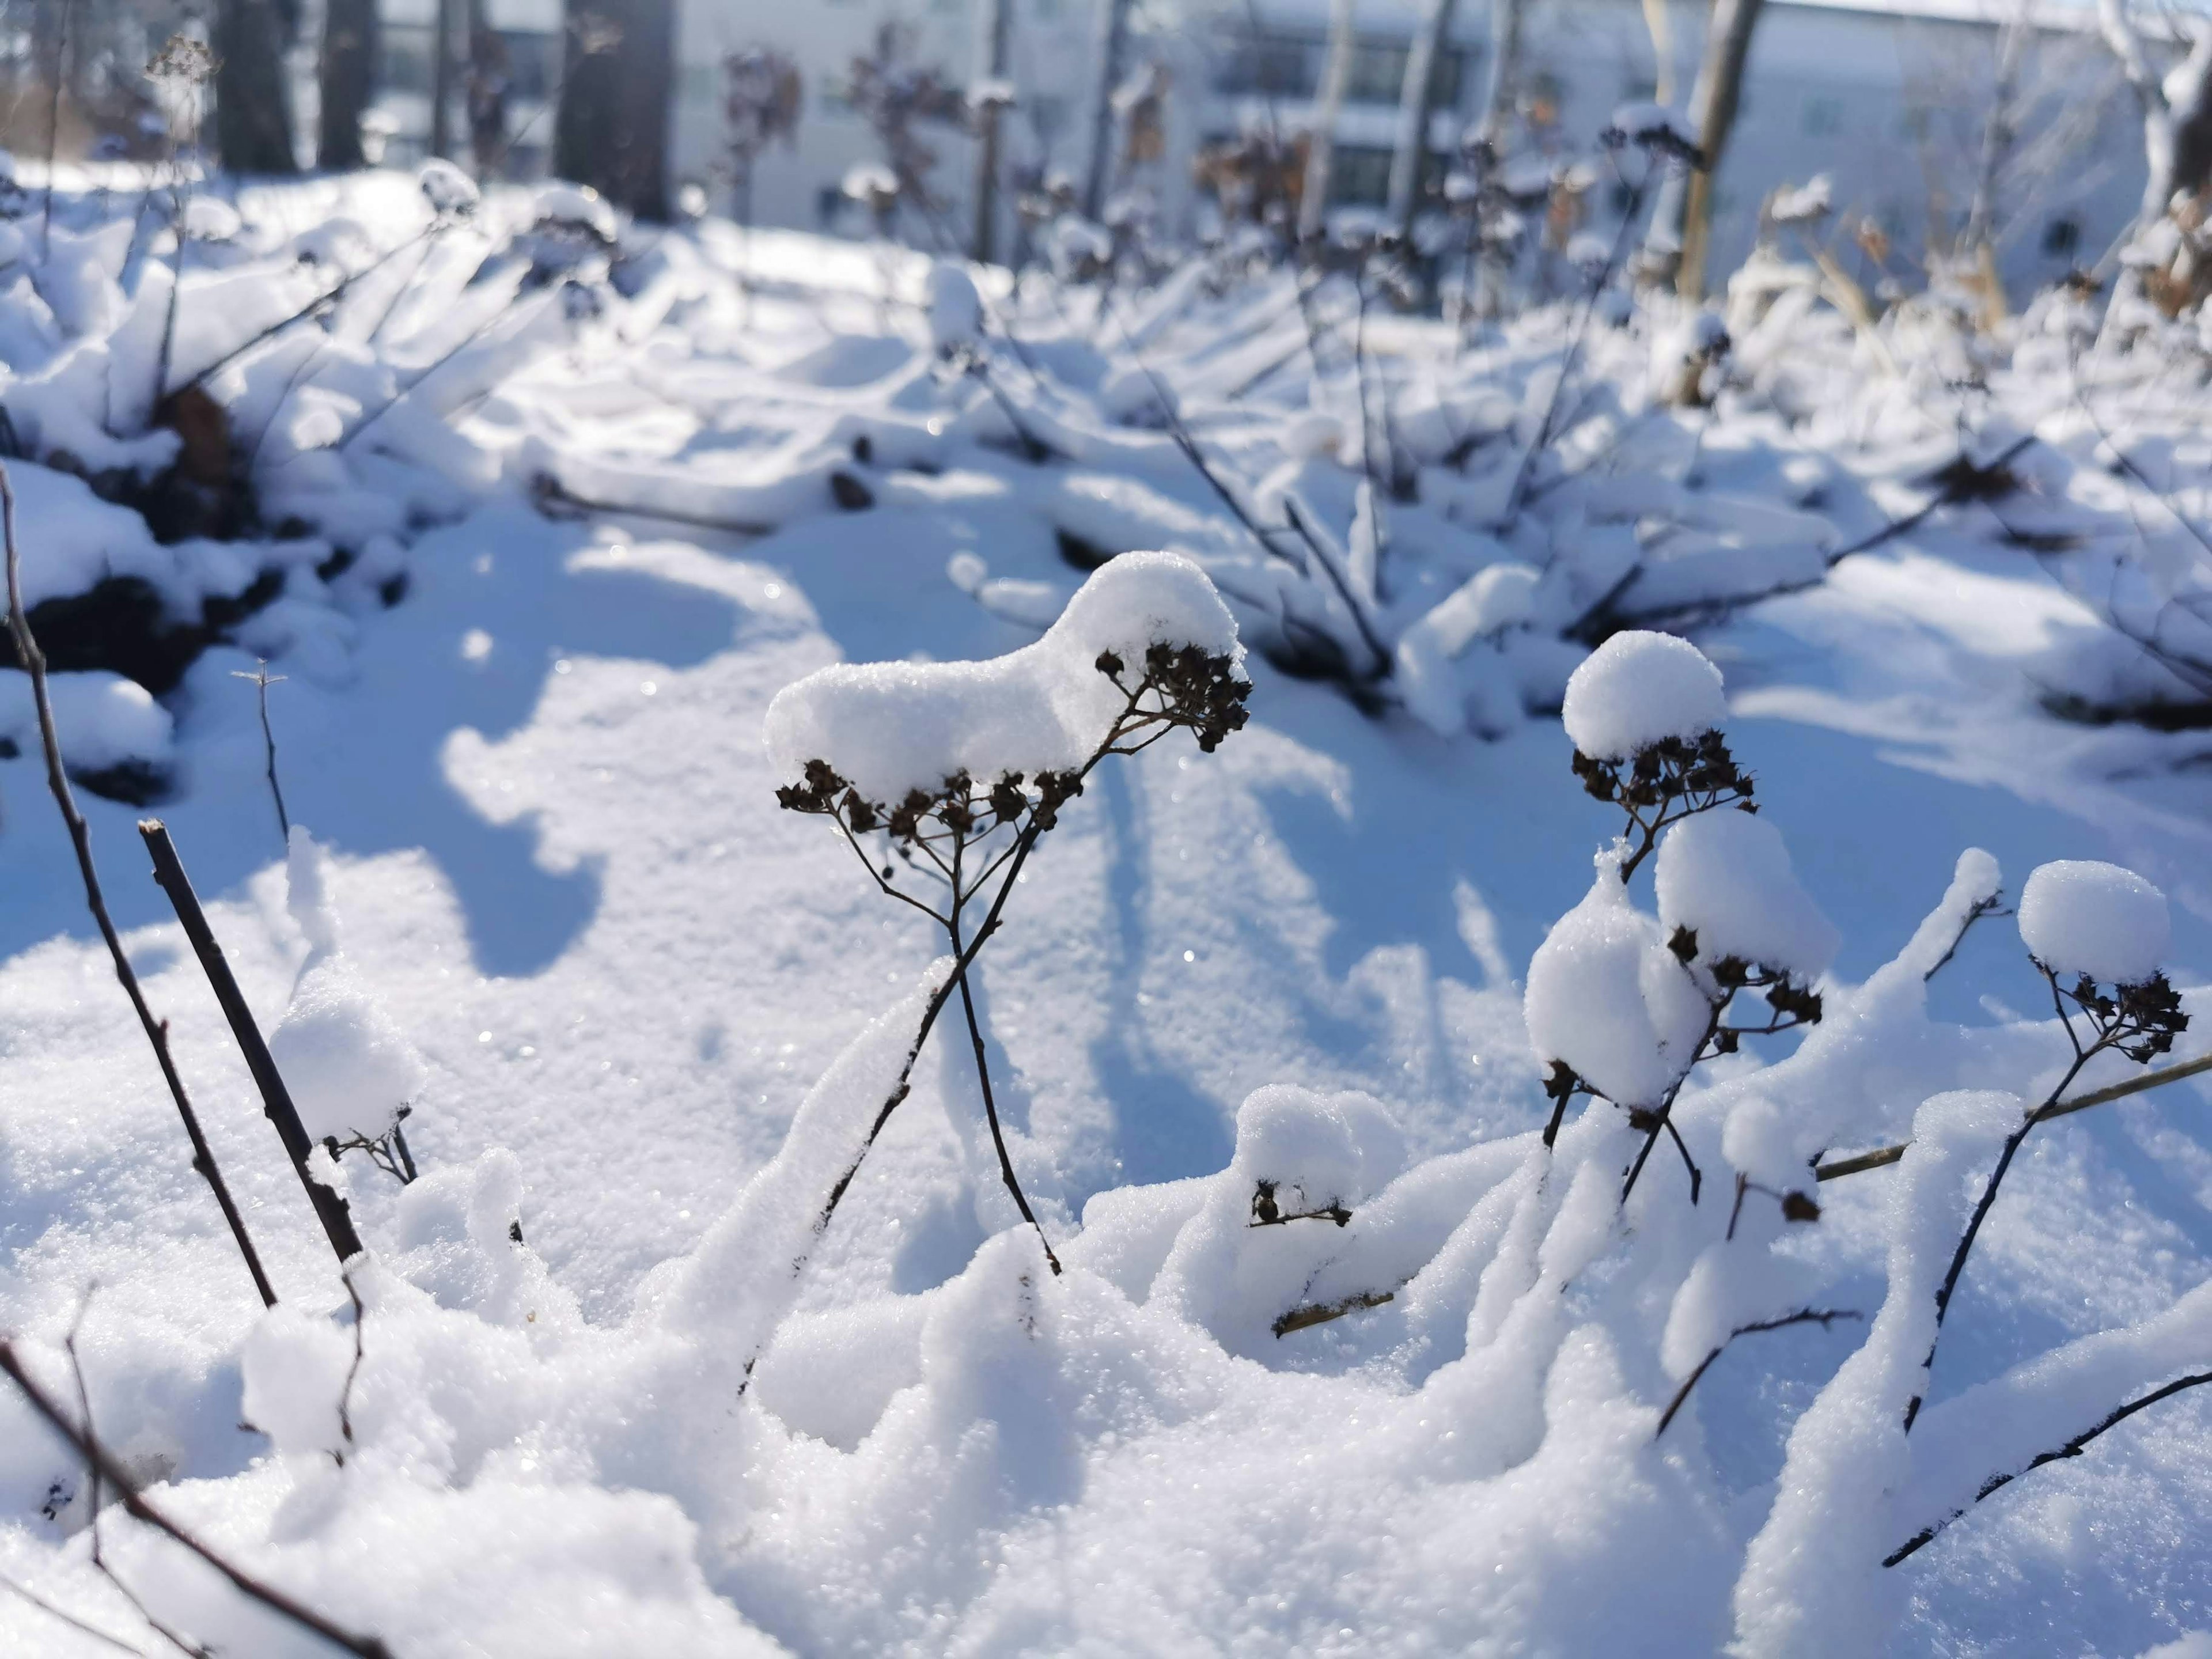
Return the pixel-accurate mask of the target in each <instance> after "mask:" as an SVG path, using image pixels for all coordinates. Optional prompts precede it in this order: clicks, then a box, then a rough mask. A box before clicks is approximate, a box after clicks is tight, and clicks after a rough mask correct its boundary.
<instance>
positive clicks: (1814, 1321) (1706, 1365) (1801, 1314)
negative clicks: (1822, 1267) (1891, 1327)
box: [1651, 1308, 1866, 1440]
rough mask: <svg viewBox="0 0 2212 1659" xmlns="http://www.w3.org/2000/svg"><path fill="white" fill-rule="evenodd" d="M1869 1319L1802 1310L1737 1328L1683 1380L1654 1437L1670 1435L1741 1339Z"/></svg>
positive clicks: (1849, 1312)
mask: <svg viewBox="0 0 2212 1659" xmlns="http://www.w3.org/2000/svg"><path fill="white" fill-rule="evenodd" d="M1865 1317H1866V1316H1865V1315H1864V1314H1863V1313H1861V1312H1859V1310H1857V1309H1856V1308H1801V1309H1799V1310H1797V1311H1796V1313H1794V1314H1784V1316H1782V1317H1781V1318H1779V1319H1759V1320H1754V1321H1753V1322H1751V1323H1750V1324H1748V1325H1739V1326H1737V1327H1736V1328H1735V1329H1734V1330H1732V1331H1730V1332H1729V1334H1727V1335H1726V1336H1725V1337H1723V1338H1722V1339H1721V1343H1720V1346H1719V1347H1717V1348H1715V1349H1714V1350H1713V1351H1712V1352H1711V1353H1709V1354H1707V1355H1706V1356H1705V1358H1703V1359H1700V1360H1699V1362H1698V1368H1697V1370H1693V1371H1692V1372H1691V1373H1690V1374H1689V1375H1688V1376H1686V1377H1684V1378H1683V1379H1682V1386H1681V1387H1680V1388H1679V1389H1675V1390H1674V1398H1673V1399H1672V1400H1670V1401H1668V1402H1667V1409H1666V1410H1665V1411H1664V1412H1662V1413H1660V1416H1659V1426H1658V1427H1657V1428H1656V1429H1654V1430H1652V1431H1651V1437H1652V1438H1653V1439H1654V1440H1656V1439H1657V1438H1658V1437H1660V1436H1661V1435H1662V1434H1664V1433H1666V1432H1667V1425H1668V1424H1669V1423H1672V1422H1673V1421H1674V1414H1675V1413H1677V1412H1679V1411H1680V1410H1681V1409H1682V1407H1683V1406H1684V1404H1685V1403H1686V1402H1687V1401H1688V1400H1689V1398H1690V1390H1691V1389H1694V1388H1696V1387H1697V1386H1698V1380H1699V1378H1700V1377H1702V1376H1705V1372H1706V1371H1707V1370H1709V1369H1710V1368H1711V1365H1712V1363H1713V1361H1715V1360H1716V1359H1718V1358H1720V1357H1721V1354H1722V1352H1723V1351H1724V1350H1725V1349H1726V1348H1727V1347H1728V1345H1729V1343H1731V1342H1733V1341H1735V1340H1736V1338H1738V1337H1739V1336H1753V1335H1756V1334H1758V1333H1759V1332H1761V1331H1778V1330H1780V1329H1782V1328H1784V1326H1788V1325H1818V1326H1819V1327H1820V1328H1821V1329H1822V1330H1826V1329H1827V1328H1828V1326H1829V1325H1830V1324H1831V1323H1832V1322H1834V1321H1836V1320H1838V1319H1864V1318H1865Z"/></svg>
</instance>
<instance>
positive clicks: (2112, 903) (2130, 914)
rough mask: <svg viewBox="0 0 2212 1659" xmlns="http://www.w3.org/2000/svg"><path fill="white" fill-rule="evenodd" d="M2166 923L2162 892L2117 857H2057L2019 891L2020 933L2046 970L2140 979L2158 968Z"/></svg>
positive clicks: (2120, 981)
mask: <svg viewBox="0 0 2212 1659" xmlns="http://www.w3.org/2000/svg"><path fill="white" fill-rule="evenodd" d="M2171 930H2172V921H2171V920H2170V919H2169V918H2168V916H2167V915H2166V895H2165V894H2164V893H2161V892H2160V891H2159V890H2158V889H2157V888H2156V887H2154V886H2153V885H2152V884H2150V883H2149V882H2148V881H2145V880H2144V879H2143V878H2142V877H2141V876H2139V875H2137V874H2136V872H2134V871H2132V870H2124V869H2122V868H2121V867H2120V866H2118V865H2117V864H2100V863H2099V862H2098V861H2096V860H2093V859H2060V860H2057V862H2055V863H2051V864H2045V865H2041V866H2038V867H2037V869H2036V871H2035V872H2034V873H2033V874H2032V875H2031V876H2029V877H2028V878H2027V886H2026V887H2025V888H2023V889H2022V890H2021V896H2020V937H2021V942H2022V943H2023V944H2025V945H2027V951H2028V954H2029V955H2030V956H2032V957H2034V958H2035V959H2036V960H2037V961H2038V962H2039V963H2042V964H2043V965H2044V966H2045V967H2046V968H2048V969H2051V970H2052V971H2053V972H2054V973H2061V974H2087V975H2089V977H2090V978H2091V979H2094V980H2101V981H2104V982H2106V984H2112V985H2140V984H2141V983H2142V981H2145V980H2147V979H2148V978H2150V976H2151V975H2154V974H2155V973H2157V972H2158V966H2159V963H2160V960H2161V959H2162V958H2163V957H2165V955H2166V940H2167V939H2168V937H2169V934H2170V933H2171Z"/></svg>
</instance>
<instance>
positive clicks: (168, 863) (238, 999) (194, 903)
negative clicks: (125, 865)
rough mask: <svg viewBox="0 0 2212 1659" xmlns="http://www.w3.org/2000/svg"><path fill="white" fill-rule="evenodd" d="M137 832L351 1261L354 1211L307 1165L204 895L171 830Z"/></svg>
mask: <svg viewBox="0 0 2212 1659" xmlns="http://www.w3.org/2000/svg"><path fill="white" fill-rule="evenodd" d="M138 834H139V836H141V838H143V840H144V842H145V843H146V850H147V851H148V852H149V853H150V854H153V858H154V879H155V882H156V883H157V884H159V885H160V887H161V890H162V891H163V892H165V893H167V895H168V896H169V903H170V905H171V906H172V907H173V908H174V909H175V911H176V913H177V920H178V921H179V922H181V923H183V924H184V929H185V939H187V940H188V941H190V943H191V947H192V954H193V955H194V956H196V957H198V958H199V963H200V968H201V970H202V971H203V972H204V973H205V974H206V975H207V979H208V984H209V985H210V987H212V988H213V990H214V992H215V1000H216V1002H217V1004H219V1005H220V1006H221V1007H222V1014H223V1018H224V1019H225V1020H226V1021H227V1022H228V1024H229V1026H230V1034H231V1036H233V1037H234V1039H235V1040H236V1041H237V1043H238V1047H239V1052H240V1054H244V1055H245V1057H246V1069H247V1070H248V1071H249V1072H251V1073H252V1074H253V1082H254V1086H255V1087H256V1088H257V1089H258V1090H259V1091H260V1093H261V1104H262V1108H263V1109H264V1111H265V1112H266V1113H267V1114H268V1117H269V1121H270V1122H271V1123H273V1124H275V1125H276V1135H277V1139H280V1140H282V1141H283V1143H284V1151H285V1152H286V1154H287V1155H288V1156H289V1157H290V1158H291V1160H292V1168H293V1169H294V1170H295V1171H296V1172H297V1173H298V1175H299V1177H300V1184H301V1186H302V1187H304V1188H306V1189H307V1201H308V1203H310V1204H311V1205H313V1206H314V1211H315V1218H316V1219H317V1220H319V1221H320V1222H321V1223H322V1225H323V1232H324V1235H325V1237H327V1238H329V1240H330V1242H331V1249H332V1250H333V1251H334V1252H335V1253H336V1254H337V1259H338V1261H339V1263H340V1264H341V1265H343V1263H345V1262H348V1261H351V1260H353V1258H354V1257H355V1256H356V1255H360V1254H361V1235H360V1234H359V1233H357V1232H356V1231H354V1225H353V1214H352V1212H351V1210H350V1209H349V1207H348V1206H347V1204H346V1200H345V1198H344V1196H343V1194H340V1193H337V1192H335V1191H333V1190H332V1189H331V1188H329V1187H326V1186H325V1185H324V1184H323V1182H321V1181H320V1180H319V1179H318V1178H317V1177H316V1176H315V1175H314V1173H313V1170H310V1169H309V1168H308V1167H307V1160H308V1159H309V1158H312V1157H313V1154H314V1142H313V1141H312V1140H310V1139H307V1128H306V1127H305V1126H304V1125H303V1124H301V1121H300V1112H299V1109H298V1108H297V1107H296V1106H295V1105H294V1104H293V1103H292V1093H291V1091H290V1090H289V1089H288V1088H287V1087H286V1086H285V1085H284V1079H283V1074H282V1073H279V1072H278V1071H277V1069H276V1060H275V1059H274V1058H273V1057H271V1055H270V1053H269V1045H268V1043H267V1042H264V1040H263V1038H262V1036H261V1028H260V1027H259V1026H258V1025H257V1024H255V1023H254V1019H253V1011H252V1009H251V1008H249V1007H248V1006H246V996H245V994H244V993H243V992H241V991H240V989H239V988H238V981H237V978H236V977H235V976H234V975H233V974H232V973H231V971H230V963H229V962H228V959H227V958H226V957H224V956H223V953H222V945H219V944H217V943H216V937H215V933H214V930H213V929H212V928H210V927H209V926H208V920H207V913H206V912H205V911H204V910H203V909H201V908H200V902H199V896H198V895H197V894H196V893H194V892H193V891H192V884H191V879H190V878H188V877H187V876H186V875H185V866H184V862H183V860H180V859H179V858H178V856H177V849H176V846H175V844H174V843H173V842H171V841H170V839H169V831H168V828H167V825H165V824H164V823H162V822H161V819H159V818H144V819H142V820H141V821H140V822H139V825H138Z"/></svg>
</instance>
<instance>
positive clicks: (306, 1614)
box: [0, 1337, 392, 1659]
mask: <svg viewBox="0 0 2212 1659" xmlns="http://www.w3.org/2000/svg"><path fill="white" fill-rule="evenodd" d="M0 1371H4V1372H6V1373H7V1375H8V1376H9V1377H10V1378H12V1379H13V1380H14V1382H15V1386H16V1387H17V1388H18V1389H21V1390H22V1391H23V1397H24V1398H25V1399H26V1400H27V1401H30V1403H31V1408H32V1409H33V1411H35V1412H36V1413H38V1414H39V1416H40V1417H41V1418H43V1419H45V1420H46V1425H47V1426H48V1427H49V1428H51V1429H52V1430H53V1431H54V1432H55V1433H56V1434H58V1435H59V1436H60V1437H62V1438H63V1439H64V1441H66V1442H68V1443H69V1444H70V1446H72V1447H74V1448H75V1449H76V1452H77V1455H79V1456H81V1457H82V1458H83V1459H84V1460H85V1462H87V1463H88V1464H89V1465H90V1466H91V1467H92V1468H93V1469H94V1472H95V1474H97V1476H98V1477H99V1478H100V1479H101V1480H105V1481H106V1483H107V1484H108V1486H112V1488H114V1491H115V1493H116V1496H117V1497H118V1498H119V1499H120V1500H121V1501H122V1504H123V1507H124V1509H125V1510H127V1511H128V1512H129V1513H130V1515H131V1518H132V1519H133V1520H135V1521H139V1522H143V1523H144V1524H145V1525H147V1526H149V1527H151V1528H154V1529H155V1531H156V1532H159V1533H161V1534H164V1535H165V1536H167V1538H169V1539H171V1540H172V1541H174V1542H176V1543H178V1544H180V1545H182V1546H183V1547H185V1549H187V1550H189V1551H191V1553H193V1554H194V1555H196V1556H197V1557H198V1558H199V1559H201V1560H203V1561H204V1562H205V1563H207V1565H209V1566H210V1567H213V1568H214V1569H215V1570H216V1571H217V1572H219V1573H221V1574H222V1576H223V1577H225V1578H227V1579H228V1580H229V1581H230V1583H232V1584H233V1585H234V1586H235V1587H236V1588H237V1589H239V1590H240V1592H241V1593H242V1594H244V1595H246V1596H248V1597H250V1598H251V1599H252V1600H253V1601H258V1602H259V1603H260V1604H261V1605H262V1606H263V1607H266V1608H268V1609H269V1610H270V1612H271V1613H276V1615H277V1616H278V1617H279V1618H282V1619H285V1620H289V1621H290V1622H291V1623H293V1624H295V1625H297V1626H300V1627H301V1629H302V1630H306V1631H309V1632H313V1634H315V1635H317V1636H319V1637H321V1638H323V1639H324V1640H325V1641H326V1642H328V1643H330V1644H331V1645H332V1646H333V1647H337V1648H340V1649H343V1650H344V1651H346V1652H348V1653H351V1654H356V1655H358V1656H360V1659H392V1650H390V1649H389V1648H387V1647H386V1646H385V1645H384V1644H383V1643H382V1642H381V1641H380V1640H379V1639H378V1638H375V1637H373V1636H366V1637H365V1636H356V1635H355V1634H353V1633H352V1632H350V1631H347V1630H344V1629H342V1628H341V1627H339V1626H337V1625H335V1624H332V1623H331V1621H330V1620H327V1619H325V1618H324V1617H323V1616H322V1614H320V1613H317V1612H316V1611H315V1610H314V1609H313V1608H312V1607H308V1606H307V1605H306V1604H305V1603H304V1602H301V1601H297V1600H295V1598H294V1597H292V1596H291V1595H289V1594H287V1593H286V1592H285V1591H283V1590H281V1589H277V1588H276V1586H275V1585H273V1584H270V1583H264V1582H263V1581H262V1580H261V1579H258V1578H256V1577H254V1576H253V1575H252V1574H251V1573H249V1572H247V1571H245V1569H243V1568H242V1567H239V1566H237V1565H234V1564H233V1563H231V1562H230V1561H228V1560H227V1559H224V1558H223V1557H222V1556H221V1555H218V1554H217V1553H216V1552H215V1551H214V1550H212V1549H210V1547H208V1546H207V1545H205V1544H204V1543H202V1542H201V1541H199V1540H198V1539H197V1538H195V1537H193V1536H192V1534H190V1533H189V1532H186V1531H185V1529H184V1528H183V1527H181V1526H179V1524H178V1523H177V1522H174V1521H172V1520H171V1519H170V1518H169V1517H168V1516H166V1515H164V1514H163V1513H162V1512H161V1510H157V1509H155V1507H154V1506H153V1504H149V1503H148V1502H147V1501H146V1499H145V1498H143V1497H142V1496H140V1494H139V1492H138V1491H137V1487H136V1486H135V1485H134V1484H133V1483H132V1481H131V1474H130V1472H129V1471H128V1470H126V1469H125V1468H124V1467H123V1466H122V1465H121V1464H120V1463H119V1462H117V1461H116V1458H115V1455H114V1454H113V1453H112V1452H111V1451H109V1450H108V1449H107V1448H106V1447H105V1446H103V1445H102V1444H100V1442H99V1440H98V1439H96V1438H95V1437H94V1435H93V1432H92V1431H91V1429H90V1427H89V1426H88V1425H85V1426H81V1425H78V1424H76V1423H73V1422H71V1421H70V1418H69V1414H68V1413H66V1412H64V1410H63V1409H62V1408H61V1407H60V1405H59V1404H58V1402H57V1401H55V1400H54V1399H53V1397H52V1395H49V1394H47V1393H46V1390H45V1389H42V1388H40V1386H39V1385H38V1384H37V1383H33V1381H32V1380H31V1378H30V1375H29V1373H28V1372H27V1371H26V1370H24V1368H23V1362H22V1359H21V1357H20V1356H18V1355H17V1353H16V1352H15V1344H14V1343H13V1342H12V1341H9V1340H8V1339H6V1338H4V1337H0Z"/></svg>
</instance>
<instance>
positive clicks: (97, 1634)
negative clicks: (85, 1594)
mask: <svg viewBox="0 0 2212 1659" xmlns="http://www.w3.org/2000/svg"><path fill="white" fill-rule="evenodd" d="M0 1590H7V1591H9V1592H11V1593H12V1594H14V1595H20V1596H21V1597H22V1599H23V1600H24V1601H28V1602H29V1603H30V1604H31V1605H32V1606H33V1607H36V1608H37V1609H38V1610H39V1611H40V1613H45V1614H46V1615H47V1617H49V1618H52V1619H58V1620H60V1621H61V1622H62V1623H63V1624H64V1625H67V1626H69V1627H70V1629H71V1630H73V1631H75V1632H77V1633H78V1634H79V1635H81V1636H89V1637H90V1638H92V1639H93V1640H94V1641H95V1642H99V1643H102V1644H105V1645H106V1646H108V1647H111V1648H113V1649H114V1650H116V1651H117V1652H118V1653H137V1652H138V1650H137V1648H134V1647H132V1646H131V1644H129V1643H128V1642H126V1641H125V1640H124V1639H123V1638H121V1637H119V1636H110V1635H109V1634H108V1633H107V1632H106V1631H104V1630H101V1629H100V1627H99V1626H96V1625H88V1624H87V1623H85V1621H84V1620H82V1619H80V1618H78V1617H77V1616H76V1614H75V1613H65V1612H64V1611H63V1610H62V1609H61V1608H59V1607H56V1606H55V1605H54V1604H53V1603H52V1602H51V1601H47V1600H46V1597H45V1596H43V1595H40V1594H39V1593H38V1592H37V1591H35V1590H33V1589H30V1588H28V1587H27V1586H26V1585H23V1584H19V1583H16V1582H15V1580H14V1579H12V1578H10V1577H8V1576H7V1574H5V1573H0ZM140 1659H144V1656H143V1654H141V1655H140Z"/></svg>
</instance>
